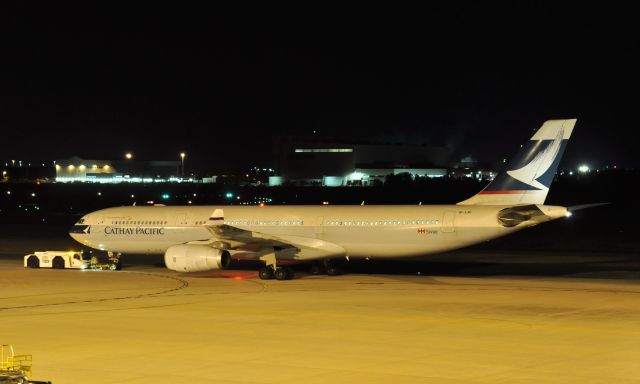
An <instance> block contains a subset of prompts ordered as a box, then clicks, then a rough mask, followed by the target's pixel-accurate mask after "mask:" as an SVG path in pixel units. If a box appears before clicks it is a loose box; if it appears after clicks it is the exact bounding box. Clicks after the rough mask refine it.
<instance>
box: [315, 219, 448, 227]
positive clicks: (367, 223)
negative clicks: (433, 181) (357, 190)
mask: <svg viewBox="0 0 640 384" xmlns="http://www.w3.org/2000/svg"><path fill="white" fill-rule="evenodd" d="M439 223H440V221H439V220H374V221H368V220H353V221H337V220H329V221H327V222H325V225H348V226H374V225H375V226H378V225H438V224H439Z"/></svg>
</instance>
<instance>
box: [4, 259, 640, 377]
mask: <svg viewBox="0 0 640 384" xmlns="http://www.w3.org/2000/svg"><path fill="white" fill-rule="evenodd" d="M491 255H492V253H490V252H489V253H480V252H476V251H470V252H467V253H463V254H451V257H450V258H451V260H453V262H452V263H451V264H438V262H435V263H427V264H423V266H424V267H425V268H429V267H430V266H435V267H434V268H433V269H434V270H436V272H438V274H429V273H428V271H424V274H423V275H421V276H417V275H408V274H404V273H403V272H400V273H395V274H370V273H369V274H368V273H353V274H347V275H343V276H334V277H328V276H310V275H303V274H299V278H297V279H295V280H291V281H273V280H272V281H262V280H259V279H258V278H257V273H256V272H255V271H253V270H248V269H242V270H225V271H212V272H207V273H198V274H183V273H176V272H172V271H168V270H166V269H164V268H162V267H160V266H155V265H154V263H152V262H147V261H148V259H142V258H141V259H139V260H140V262H137V260H138V259H136V258H135V257H131V258H129V259H128V260H127V261H126V264H125V267H126V268H125V269H124V270H123V271H116V272H113V271H100V272H96V271H79V270H45V269H39V270H34V269H25V268H23V267H22V264H21V260H20V257H18V256H17V255H8V254H6V253H5V254H2V253H0V282H1V285H2V288H1V291H0V292H1V293H0V339H1V341H2V343H11V344H13V345H14V346H15V348H16V352H17V353H31V354H33V359H34V362H33V365H34V378H35V379H38V380H51V381H52V382H53V383H54V384H61V383H96V384H98V383H176V382H198V383H214V382H215V383H305V384H310V383H327V382H333V383H353V382H358V383H416V382H429V383H434V382H436V383H531V382H536V383H568V382H580V383H611V382H615V383H638V382H640V279H638V276H637V273H638V262H637V260H636V259H635V257H631V258H626V259H625V257H619V258H612V257H610V256H606V257H605V256H602V255H600V256H598V255H587V256H586V257H587V258H586V259H584V258H583V259H580V257H579V255H573V256H568V257H567V256H566V255H561V257H560V256H558V257H556V258H554V256H553V255H544V254H537V255H521V256H523V257H522V258H524V259H525V260H526V259H529V258H533V259H532V263H531V264H535V265H539V264H540V263H543V264H544V263H545V262H547V264H548V265H549V267H547V269H546V270H549V271H551V273H546V274H542V273H538V272H539V271H534V272H530V273H527V272H526V265H527V264H526V263H524V264H523V262H519V261H516V262H515V263H513V264H511V265H513V266H512V267H510V268H511V269H509V268H507V269H506V270H504V269H500V268H498V267H497V266H499V265H500V264H501V263H500V261H499V260H497V259H496V260H493V261H491V260H490V259H492V256H491ZM445 256H446V255H443V256H442V258H444V257H445ZM575 258H578V261H576V260H575ZM465 259H467V260H474V259H478V260H483V262H482V263H480V264H478V263H470V262H467V263H466V264H465V261H464V260H465ZM145 260H147V261H145ZM545 260H546V261H545ZM549 260H551V261H549ZM585 260H586V261H585ZM503 264H509V263H503ZM578 264H581V265H582V264H586V265H589V266H590V267H589V268H590V270H589V268H583V269H578V270H577V273H574V272H576V271H572V270H571V268H567V265H578ZM438 265H439V267H437V266H438ZM447 265H450V266H453V265H457V266H454V267H446V266H447ZM554 265H556V266H559V267H556V269H555V270H556V272H557V273H556V274H555V275H554V274H553V268H554V267H553V266H554ZM523 266H525V267H523ZM518 268H520V269H518ZM522 268H525V272H521V273H519V274H518V273H510V271H511V272H512V271H518V270H520V271H522ZM446 271H449V272H446ZM443 272H444V273H443ZM505 272H506V273H505ZM599 273H601V274H599ZM445 275H446V276H445Z"/></svg>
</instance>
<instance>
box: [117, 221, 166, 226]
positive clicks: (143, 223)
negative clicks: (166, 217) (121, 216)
mask: <svg viewBox="0 0 640 384" xmlns="http://www.w3.org/2000/svg"><path fill="white" fill-rule="evenodd" d="M111 224H112V225H165V224H167V222H166V221H162V220H112V221H111Z"/></svg>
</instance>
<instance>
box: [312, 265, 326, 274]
mask: <svg viewBox="0 0 640 384" xmlns="http://www.w3.org/2000/svg"><path fill="white" fill-rule="evenodd" d="M309 273H310V274H312V275H322V274H323V273H324V268H323V267H322V265H320V264H315V263H314V264H311V268H309Z"/></svg>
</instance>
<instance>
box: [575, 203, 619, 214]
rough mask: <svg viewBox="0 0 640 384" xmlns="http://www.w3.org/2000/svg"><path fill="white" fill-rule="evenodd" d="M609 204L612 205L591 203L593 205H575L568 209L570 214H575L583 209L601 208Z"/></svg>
mask: <svg viewBox="0 0 640 384" xmlns="http://www.w3.org/2000/svg"><path fill="white" fill-rule="evenodd" d="M608 204H611V203H591V204H582V205H574V206H571V207H567V210H568V211H569V212H575V211H580V210H582V209H587V208H595V207H601V206H603V205H608Z"/></svg>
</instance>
